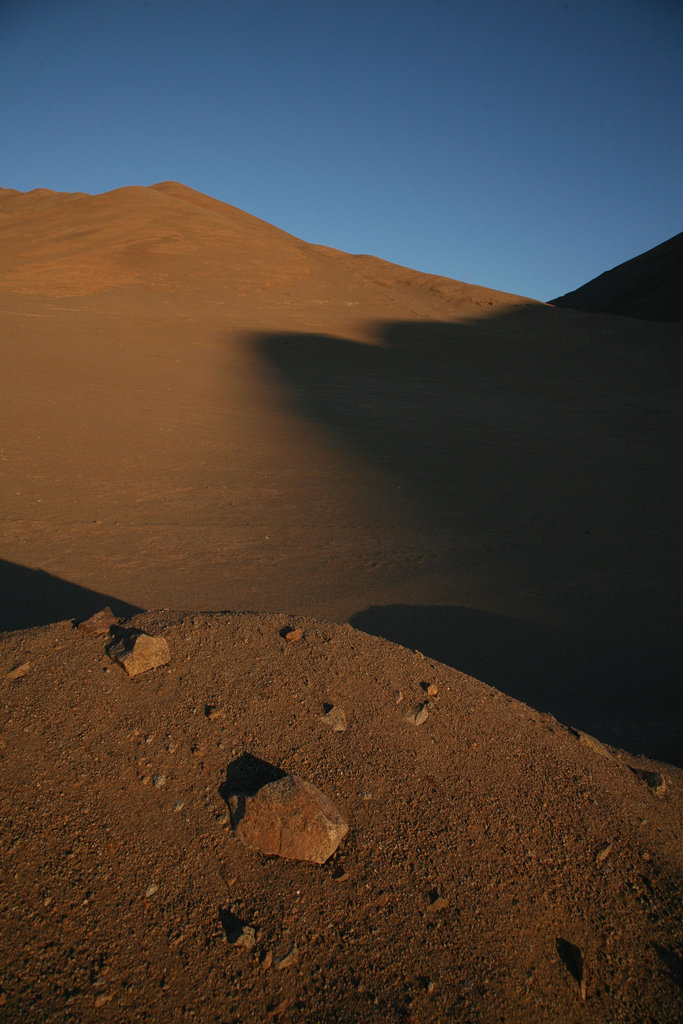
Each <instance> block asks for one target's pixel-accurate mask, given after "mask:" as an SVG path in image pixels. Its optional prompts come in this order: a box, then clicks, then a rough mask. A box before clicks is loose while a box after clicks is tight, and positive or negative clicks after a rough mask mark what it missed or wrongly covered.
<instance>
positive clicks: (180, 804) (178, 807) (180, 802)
mask: <svg viewBox="0 0 683 1024" xmlns="http://www.w3.org/2000/svg"><path fill="white" fill-rule="evenodd" d="M184 806H185V801H184V800H176V802H175V803H174V804H173V810H174V811H182V809H183V807H184Z"/></svg>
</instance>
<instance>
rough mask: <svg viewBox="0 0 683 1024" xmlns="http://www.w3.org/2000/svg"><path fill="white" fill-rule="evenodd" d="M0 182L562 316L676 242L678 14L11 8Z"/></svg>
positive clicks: (502, 4) (542, 6) (209, 2)
mask: <svg viewBox="0 0 683 1024" xmlns="http://www.w3.org/2000/svg"><path fill="white" fill-rule="evenodd" d="M0 95H1V96H2V104H1V107H0V125H1V127H2V141H1V142H0V185H2V186H4V187H6V188H16V189H20V190H22V191H26V190H29V189H32V188H37V187H45V188H51V189H57V190H60V191H84V192H103V191H107V190H109V189H113V188H117V187H118V186H121V185H133V184H139V185H150V184H153V183H155V182H157V181H163V180H167V179H174V180H177V181H181V182H183V183H184V184H186V185H189V186H191V187H193V188H196V189H199V190H200V191H202V192H207V193H209V194H210V195H212V196H215V197H217V198H219V199H223V200H225V201H226V202H229V203H231V204H233V205H234V206H238V207H240V208H241V209H243V210H246V211H248V212H249V213H253V214H255V215H256V216H258V217H261V218H263V219H264V220H267V221H270V222H271V223H273V224H276V225H277V226H278V227H281V228H284V229H285V230H287V231H290V232H291V233H292V234H295V235H297V236H299V237H300V238H303V239H305V240H306V241H309V242H319V243H322V244H325V245H331V246H334V247H336V248H339V249H345V250H347V251H350V252H368V253H372V254H373V255H376V256H381V257H383V258H385V259H389V260H392V261H394V262H397V263H402V264H405V265H407V266H411V267H415V268H417V269H419V270H424V271H428V272H431V273H436V274H444V275H446V276H448V277H455V278H458V279H460V280H464V281H470V282H473V283H475V284H482V285H487V286H489V287H492V288H500V289H503V290H505V291H512V292H516V293H519V294H523V295H530V296H532V297H533V298H540V299H549V298H553V297H555V296H556V295H558V294H561V293H563V292H565V291H568V290H569V289H571V288H574V287H576V286H577V285H580V284H583V283H584V282H585V281H587V280H588V279H589V278H591V277H594V276H595V275H596V274H598V273H601V272H602V271H603V270H607V269H609V268H610V267H612V266H614V265H615V264H617V263H620V262H623V261H624V260H626V259H630V258H631V257H632V256H635V255H637V254H638V253H640V252H642V251H644V250H645V249H649V248H651V247H652V246H654V245H657V244H659V243H660V242H663V241H664V240H665V239H666V238H669V237H670V236H671V235H674V234H676V233H677V232H679V231H681V230H683V0H566V2H565V0H441V2H439V0H0Z"/></svg>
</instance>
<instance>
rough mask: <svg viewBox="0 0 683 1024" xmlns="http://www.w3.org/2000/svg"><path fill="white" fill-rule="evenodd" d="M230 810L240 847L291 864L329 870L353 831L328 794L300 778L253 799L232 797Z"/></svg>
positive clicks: (250, 796)
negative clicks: (327, 863) (331, 860)
mask: <svg viewBox="0 0 683 1024" xmlns="http://www.w3.org/2000/svg"><path fill="white" fill-rule="evenodd" d="M228 806H229V808H230V818H231V822H232V827H233V831H234V833H235V835H236V836H237V838H238V839H240V840H241V842H243V843H244V844H245V845H246V846H248V847H250V848H251V849H252V850H259V851H260V852H261V853H265V854H268V855H270V856H277V857H285V858H287V859H288V860H307V861H312V862H313V863H315V864H324V863H325V861H326V860H327V859H328V858H329V857H331V856H332V854H333V853H334V851H335V850H336V849H337V847H338V846H339V843H340V842H341V840H342V839H343V837H344V836H345V835H346V833H347V832H348V828H349V827H348V825H347V824H346V822H345V821H344V819H343V817H342V816H341V814H340V813H339V811H338V810H337V808H336V807H335V805H334V804H333V803H332V801H331V800H330V799H329V798H328V797H326V796H325V794H324V793H321V792H320V790H319V789H316V787H315V786H313V785H311V783H310V782H306V781H305V780H304V779H299V778H297V777H296V776H295V775H285V776H284V777H283V778H280V779H276V780H275V781H274V782H269V783H267V784H266V785H265V786H262V787H261V788H260V789H259V790H258V791H257V792H256V793H253V794H247V793H241V794H233V795H232V796H230V798H229V800H228Z"/></svg>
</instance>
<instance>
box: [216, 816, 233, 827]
mask: <svg viewBox="0 0 683 1024" xmlns="http://www.w3.org/2000/svg"><path fill="white" fill-rule="evenodd" d="M229 821H230V815H229V814H217V815H216V824H218V825H227V824H228V822H229Z"/></svg>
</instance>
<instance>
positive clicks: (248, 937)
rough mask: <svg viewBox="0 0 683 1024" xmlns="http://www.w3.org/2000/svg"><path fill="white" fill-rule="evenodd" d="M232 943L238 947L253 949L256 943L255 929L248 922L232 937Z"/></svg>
mask: <svg viewBox="0 0 683 1024" xmlns="http://www.w3.org/2000/svg"><path fill="white" fill-rule="evenodd" d="M232 945H233V946H237V947H238V948H239V949H253V948H254V946H255V945H256V929H255V928H252V926H251V925H250V924H245V925H244V927H243V928H242V931H241V932H239V934H238V935H237V937H236V938H235V939H233V942H232Z"/></svg>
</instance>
